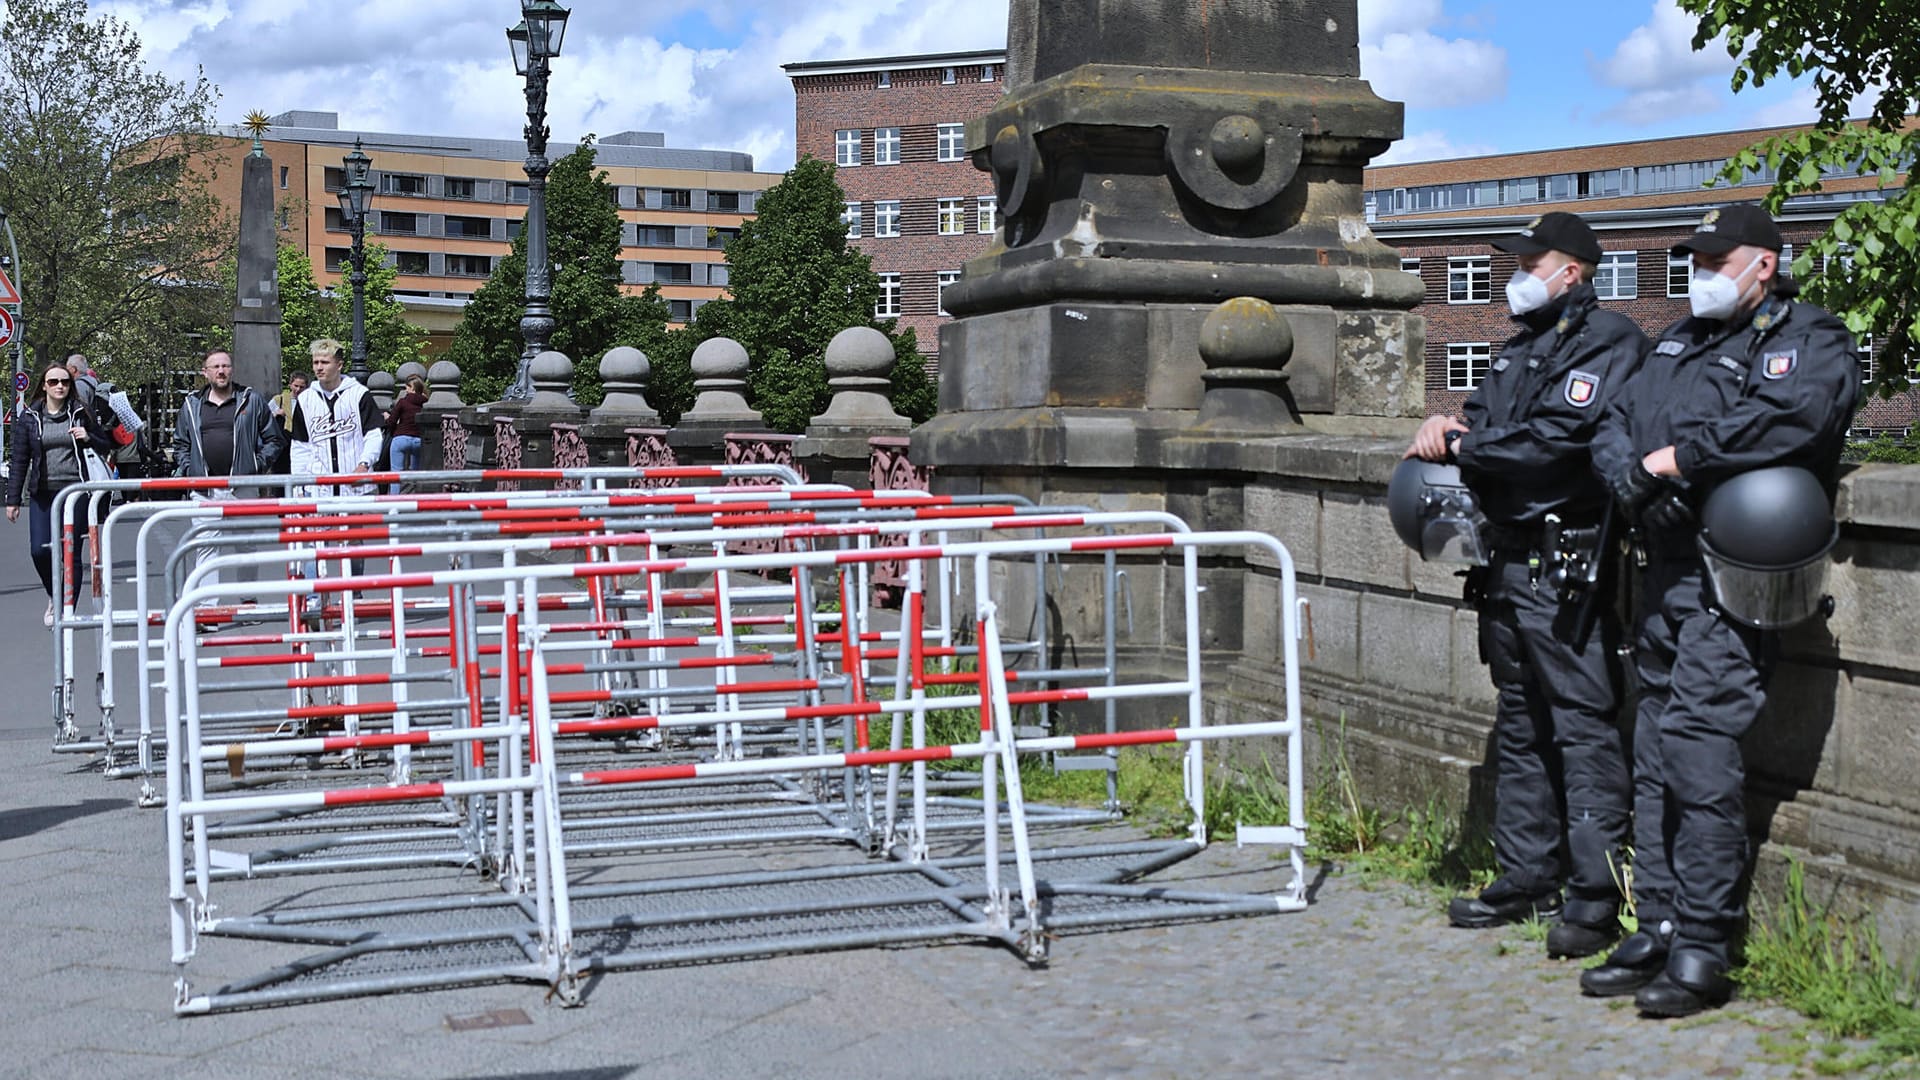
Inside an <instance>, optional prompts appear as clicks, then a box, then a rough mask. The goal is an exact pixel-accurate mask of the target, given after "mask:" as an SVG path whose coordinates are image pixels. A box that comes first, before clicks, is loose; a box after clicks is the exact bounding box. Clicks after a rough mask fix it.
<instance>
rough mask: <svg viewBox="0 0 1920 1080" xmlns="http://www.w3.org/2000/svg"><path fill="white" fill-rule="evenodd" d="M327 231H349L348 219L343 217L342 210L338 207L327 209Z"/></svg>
mask: <svg viewBox="0 0 1920 1080" xmlns="http://www.w3.org/2000/svg"><path fill="white" fill-rule="evenodd" d="M327 231H328V232H346V231H347V219H346V218H345V217H342V216H341V214H340V208H339V207H337V206H329V207H327Z"/></svg>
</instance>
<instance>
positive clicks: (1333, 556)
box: [1320, 491, 1412, 590]
mask: <svg viewBox="0 0 1920 1080" xmlns="http://www.w3.org/2000/svg"><path fill="white" fill-rule="evenodd" d="M1320 540H1321V544H1322V548H1321V556H1322V558H1321V571H1320V572H1321V573H1322V574H1323V575H1324V576H1326V577H1329V578H1339V579H1341V580H1343V581H1357V582H1360V583H1362V584H1366V585H1378V586H1381V587H1383V588H1388V589H1402V590H1404V589H1410V588H1412V582H1411V581H1410V580H1409V578H1408V576H1407V549H1406V547H1405V545H1403V544H1401V543H1400V538H1399V537H1397V536H1395V535H1394V533H1393V526H1392V525H1390V524H1389V523H1388V522H1387V503H1386V499H1385V498H1384V497H1372V498H1369V497H1366V496H1361V495H1352V494H1348V493H1346V492H1336V491H1329V492H1327V493H1326V494H1325V496H1324V497H1323V498H1322V500H1321V514H1320Z"/></svg>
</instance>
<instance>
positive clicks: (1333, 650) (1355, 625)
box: [1300, 585, 1360, 679]
mask: <svg viewBox="0 0 1920 1080" xmlns="http://www.w3.org/2000/svg"><path fill="white" fill-rule="evenodd" d="M1300 595H1301V596H1302V597H1304V598H1305V599H1306V601H1307V612H1308V620H1307V622H1308V626H1307V629H1308V635H1307V645H1308V647H1305V648H1302V649H1301V656H1302V658H1303V659H1302V663H1303V664H1304V666H1305V667H1307V668H1308V669H1313V670H1319V671H1325V672H1327V673H1329V674H1332V675H1338V676H1340V677H1341V678H1343V679H1358V678H1359V677H1360V594H1359V593H1356V592H1352V591H1350V590H1347V589H1334V588H1326V587H1322V586H1319V585H1303V586H1301V587H1300Z"/></svg>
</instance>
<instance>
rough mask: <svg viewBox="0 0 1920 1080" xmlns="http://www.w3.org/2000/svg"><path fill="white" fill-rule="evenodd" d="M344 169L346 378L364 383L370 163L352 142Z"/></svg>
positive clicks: (371, 161) (341, 206)
mask: <svg viewBox="0 0 1920 1080" xmlns="http://www.w3.org/2000/svg"><path fill="white" fill-rule="evenodd" d="M341 161H342V162H343V163H344V164H345V165H346V167H347V182H346V184H345V186H343V187H342V188H341V189H340V217H341V219H342V220H344V221H345V222H346V225H347V231H348V232H349V233H350V234H352V236H353V252H352V254H351V256H350V258H351V259H352V261H353V273H352V274H351V275H349V276H348V278H347V280H348V281H349V282H351V283H352V285H353V355H352V360H351V362H349V363H348V365H347V374H349V375H351V376H353V377H354V378H355V379H357V380H359V381H360V382H366V381H367V375H368V371H367V208H368V207H369V206H370V205H371V204H372V202H373V178H372V176H371V175H369V174H370V173H371V172H372V171H373V159H372V158H370V157H368V156H367V155H366V153H365V152H364V151H362V150H361V149H360V140H359V139H355V140H353V153H351V154H348V155H347V156H346V157H344V158H342V159H341Z"/></svg>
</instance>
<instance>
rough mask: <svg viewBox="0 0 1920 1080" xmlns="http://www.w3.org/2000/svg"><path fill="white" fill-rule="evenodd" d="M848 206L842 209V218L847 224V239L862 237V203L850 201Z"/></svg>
mask: <svg viewBox="0 0 1920 1080" xmlns="http://www.w3.org/2000/svg"><path fill="white" fill-rule="evenodd" d="M846 206H847V208H846V209H845V210H842V211H840V220H841V221H844V222H846V224H847V239H849V240H858V239H860V204H859V203H857V202H850V203H848V204H846Z"/></svg>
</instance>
